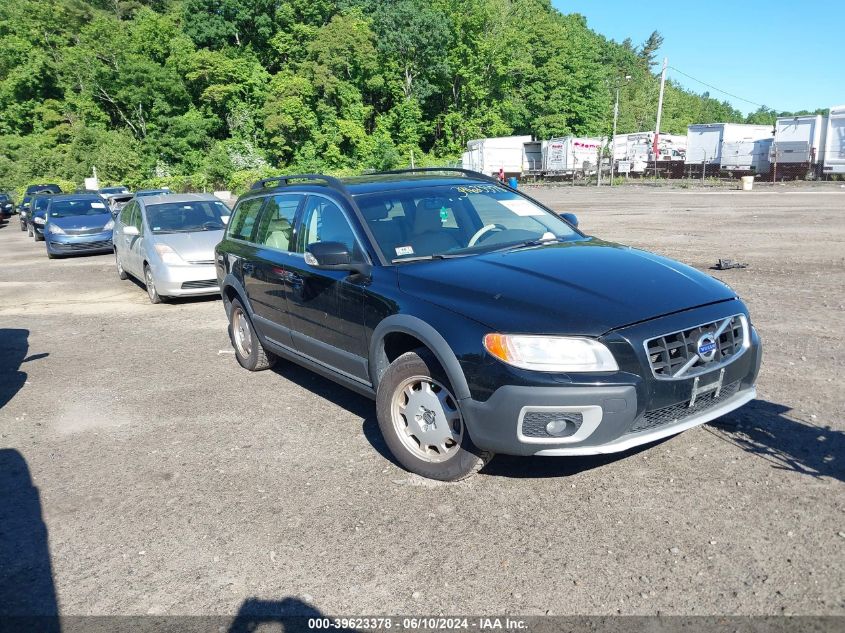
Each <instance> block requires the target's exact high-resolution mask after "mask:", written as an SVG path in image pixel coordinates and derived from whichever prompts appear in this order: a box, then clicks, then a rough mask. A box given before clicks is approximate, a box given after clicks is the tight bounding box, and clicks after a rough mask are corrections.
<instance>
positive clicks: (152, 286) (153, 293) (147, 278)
mask: <svg viewBox="0 0 845 633" xmlns="http://www.w3.org/2000/svg"><path fill="white" fill-rule="evenodd" d="M144 283H145V284H146V285H147V296H148V297H149V298H150V303H161V302H162V301H164V297H162V296H161V295H160V294H158V290H157V289H156V282H155V278H154V277H153V269H152V268H150V267H149V265H147V266H144Z"/></svg>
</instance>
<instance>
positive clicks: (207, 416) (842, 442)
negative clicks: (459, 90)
mask: <svg viewBox="0 0 845 633" xmlns="http://www.w3.org/2000/svg"><path fill="white" fill-rule="evenodd" d="M532 192H533V193H535V194H536V195H537V196H538V197H540V198H541V199H542V200H544V201H545V202H547V203H548V204H550V205H551V206H553V207H554V208H555V209H557V210H560V211H563V210H567V211H574V212H576V213H577V214H578V215H579V218H580V220H581V227H582V228H583V229H584V230H585V231H586V232H588V233H594V234H596V235H600V236H602V237H604V238H608V239H613V240H617V241H620V242H625V243H629V244H632V245H635V246H638V247H643V248H647V249H650V250H654V251H657V252H659V253H662V254H666V255H669V256H671V257H675V258H677V259H679V260H682V261H684V262H686V263H689V264H691V265H693V266H695V267H696V268H699V269H701V270H705V271H708V272H710V273H711V274H714V275H715V276H717V277H719V278H720V279H723V280H724V281H726V282H728V283H729V284H731V285H732V286H733V287H734V288H736V290H737V291H738V292H739V294H740V295H741V296H742V297H743V298H744V299H745V300H746V302H747V303H748V305H749V307H750V309H751V313H752V316H753V318H754V321H755V323H756V325H757V327H758V329H759V331H760V333H761V336H762V338H763V342H764V346H765V356H764V363H763V369H762V373H761V376H760V381H759V399H758V400H756V401H755V402H753V403H751V404H750V405H748V406H746V407H745V408H744V409H742V410H740V411H738V412H736V413H734V414H732V415H730V416H727V417H725V418H722V419H720V420H717V421H715V422H714V423H711V424H708V425H706V426H704V427H699V428H696V429H694V430H691V431H689V432H687V433H684V434H682V435H680V436H678V437H675V438H672V439H670V440H667V441H664V442H662V443H660V444H657V445H654V446H649V447H645V448H643V449H640V450H637V451H634V452H629V453H625V454H621V455H616V456H608V457H601V458H578V459H574V458H533V459H522V458H511V457H499V458H497V459H495V460H494V461H493V462H492V463H491V464H490V465H489V466H488V467H487V468H486V469H485V470H483V471H482V472H481V473H480V474H479V475H477V476H476V477H474V478H472V479H470V480H468V481H465V482H462V483H458V484H441V483H434V482H430V481H427V480H423V479H420V478H418V477H416V476H412V475H409V474H408V473H406V472H405V471H403V470H401V469H400V468H399V467H397V466H396V465H395V464H394V463H393V462H392V461H391V460H390V458H389V456H388V454H387V452H386V449H385V447H384V444H383V441H382V439H381V437H380V435H379V431H378V427H377V424H376V421H375V417H374V407H373V405H372V403H371V402H370V401H368V400H367V399H365V398H362V397H359V396H356V395H354V394H352V393H350V392H348V391H346V390H344V389H343V388H341V387H339V386H336V385H334V384H333V383H331V382H329V381H326V380H324V379H322V378H319V377H316V376H314V375H312V374H310V373H309V372H307V371H305V370H302V369H299V368H296V367H294V366H290V365H282V366H281V367H280V368H278V369H277V370H275V371H271V372H263V373H258V374H251V373H249V372H246V371H244V370H242V369H240V367H238V365H237V363H236V362H235V359H234V357H233V355H232V353H231V348H230V345H229V342H228V338H227V335H226V320H225V316H224V312H223V307H222V305H221V302H220V301H219V300H218V299H215V298H211V299H204V300H190V301H178V302H174V303H170V304H164V305H160V306H153V305H150V304H149V302H148V300H147V298H146V295H145V293H144V291H143V290H142V288H141V287H140V286H139V285H137V284H135V283H133V282H131V281H125V282H121V281H119V280H118V278H117V275H116V273H115V270H114V263H113V258H112V257H111V256H105V255H102V256H88V257H78V258H73V259H65V260H49V261H48V259H47V257H46V255H45V252H44V247H43V245H42V244H34V243H33V242H32V240H30V239H28V238H26V237H25V234H24V233H21V232H19V231H18V230H17V218H13V220H12V222H11V223H10V224H9V225H7V226H5V227H3V228H2V229H0V407H2V408H0V498H3V499H5V502H4V503H3V504H2V508H4V509H5V510H4V509H0V613H3V612H7V613H8V612H18V613H21V612H24V613H33V612H41V613H44V612H51V611H52V610H54V609H56V607H58V609H59V611H60V612H61V613H62V614H234V613H236V612H238V611H239V610H243V609H244V608H245V605H246V608H249V605H263V607H260V608H271V609H272V607H273V605H301V606H302V605H303V603H305V604H307V605H310V606H313V607H314V608H316V609H319V610H320V611H322V612H325V613H329V614H333V615H342V614H347V615H348V614H432V613H447V614H457V613H464V614H486V613H504V612H508V613H513V614H522V615H531V614H545V613H551V614H616V613H623V614H655V613H662V614H688V615H689V614H771V615H780V614H789V613H792V614H832V615H833V614H835V615H843V614H845V595H844V594H843V587H845V555H844V554H843V551H845V513H843V509H845V494H843V493H845V489H844V488H843V481H845V468H844V467H843V459H845V434H844V433H845V416H844V415H843V413H845V404H844V402H845V397H843V385H842V375H843V370H845V365H843V358H845V355H844V354H843V351H845V350H843V334H842V332H843V331H845V312H843V301H845V298H843V288H845V189H841V188H840V187H839V186H833V185H831V186H830V187H812V188H808V190H806V191H805V190H802V189H801V188H796V187H790V188H785V189H778V188H777V187H775V188H771V187H769V188H762V189H761V190H755V191H754V192H751V193H742V192H736V191H711V190H707V191H704V190H701V191H698V190H695V189H691V190H675V189H651V188H644V187H632V186H626V187H616V188H614V189H601V190H597V189H593V188H581V187H576V188H570V187H549V188H537V189H534V190H533V191H532ZM719 257H725V258H732V259H735V260H739V261H742V262H745V263H747V264H748V268H746V269H741V270H739V269H738V270H729V271H724V272H717V271H709V270H708V268H709V267H710V266H711V265H713V264H714V263H715V262H716V260H717V259H718V258H719ZM27 476H29V477H31V479H32V483H33V485H34V486H36V487H37V493H36V492H35V491H34V490H32V489H30V488H28V487H27V484H28V482H27ZM41 521H43V523H44V524H45V525H46V532H45V531H44V530H43V527H42V526H41ZM4 604H5V605H6V606H5V607H3V606H2V605H4ZM302 608H304V606H303V607H302ZM294 609H296V607H294Z"/></svg>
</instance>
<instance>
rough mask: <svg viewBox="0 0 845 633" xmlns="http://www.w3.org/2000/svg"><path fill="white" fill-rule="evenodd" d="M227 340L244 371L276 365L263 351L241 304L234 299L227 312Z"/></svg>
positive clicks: (272, 358) (259, 369) (273, 359)
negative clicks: (230, 341)
mask: <svg viewBox="0 0 845 633" xmlns="http://www.w3.org/2000/svg"><path fill="white" fill-rule="evenodd" d="M229 338H230V339H231V340H232V347H234V348H235V358H237V359H238V363H239V364H240V366H241V367H243V368H244V369H248V370H250V371H261V370H263V369H269V368H270V367H272V366H273V365H275V363H276V357H275V356H274V355H273V354H272V353H270V352H268V351H267V350H266V349H264V346H263V345H262V344H261V341H259V340H258V335H257V334H256V333H255V328H254V327H253V326H252V321H251V320H250V318H249V315H248V314H247V313H246V310H245V309H244V307H243V304H242V303H241V302H240V301H239V300H237V299H234V300H233V301H232V309H231V311H230V312H229Z"/></svg>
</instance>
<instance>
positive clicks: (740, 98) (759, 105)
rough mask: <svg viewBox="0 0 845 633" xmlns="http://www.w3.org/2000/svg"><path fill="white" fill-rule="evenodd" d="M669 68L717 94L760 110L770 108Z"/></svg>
mask: <svg viewBox="0 0 845 633" xmlns="http://www.w3.org/2000/svg"><path fill="white" fill-rule="evenodd" d="M669 68H671V69H672V70H674V71H675V72H676V73H678V74H680V75H683V76H684V77H687V78H688V79H692V80H693V81H697V82H698V83H700V84H701V85H703V86H707V87H708V88H711V89H712V90H715V91H716V92H721V93H722V94H723V95H728V96H729V97H733V98H734V99H739V100H740V101H745V103H750V104H751V105H755V106H758V107H760V108H767V107H768V106H766V105H764V104H762V103H757V102H756V101H751V100H749V99H743V98H742V97H739V96H737V95H735V94H733V93H730V92H728V91H726V90H722V89H721V88H717V87H716V86H714V85H712V84H709V83H707V82H706V81H701V79H696V78H695V77H693V76H692V75H688V74H687V73H685V72H684V71H682V70H678V69H677V68H675V67H674V66H669Z"/></svg>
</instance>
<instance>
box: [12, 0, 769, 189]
mask: <svg viewBox="0 0 845 633" xmlns="http://www.w3.org/2000/svg"><path fill="white" fill-rule="evenodd" d="M661 43H662V38H661V37H660V35H659V33H657V32H655V33H654V34H653V35H652V36H651V37H650V38H649V39H648V40H647V41H646V42H644V43H643V44H642V45H639V46H637V45H634V44H633V43H632V42H631V41H629V40H626V41H624V42H621V43H616V42H613V41H611V40H608V39H607V38H605V37H603V36H602V35H600V34H598V33H596V32H594V31H592V30H590V29H589V28H588V26H587V23H586V20H585V19H584V18H583V17H582V16H580V15H578V14H571V15H565V14H562V13H560V12H559V11H557V10H556V9H554V8H553V7H552V5H551V3H550V0H286V1H280V0H87V1H85V0H52V1H51V2H43V1H41V0H14V2H3V3H2V4H1V5H0V187H5V188H19V187H21V186H23V185H25V184H26V183H29V182H34V181H59V182H62V183H66V186H68V185H69V184H71V183H73V184H78V183H81V181H82V179H83V178H84V177H85V176H87V175H90V170H91V167H92V166H94V165H96V167H97V169H98V172H99V175H100V177H101V180H102V181H104V182H109V183H118V182H119V183H123V184H128V185H130V186H133V187H140V186H162V185H168V186H171V187H173V188H174V189H182V190H185V189H210V188H228V189H233V190H236V191H240V190H242V189H244V188H245V187H246V186H248V184H249V183H250V182H252V181H253V180H255V179H256V178H258V177H261V176H265V175H268V174H272V173H278V172H279V171H280V170H285V171H291V172H292V171H308V172H311V171H327V172H330V173H335V174H348V173H356V172H360V171H361V170H365V169H387V168H391V167H397V166H403V165H406V164H408V163H409V161H410V160H411V156H413V157H414V160H415V162H416V164H417V165H436V164H444V163H445V162H447V161H450V160H455V159H456V158H458V157H459V156H460V153H461V151H462V150H463V148H464V147H465V145H466V142H467V140H469V139H473V138H481V137H489V136H502V135H509V134H533V135H535V136H536V137H538V138H550V137H552V136H562V135H567V134H576V135H585V136H598V135H608V134H609V132H610V129H611V125H612V116H613V100H614V95H615V91H616V89H617V87H618V88H619V90H620V102H621V110H620V116H619V132H620V133H622V132H635V131H642V130H647V129H653V127H654V119H655V113H656V107H657V97H658V89H659V82H658V78H657V77H656V75H655V61H656V53H657V50H658V49H659V48H660V45H661ZM626 76H628V77H630V79H627V80H626V79H625V77H626ZM752 117H753V118H754V122H759V121H761V120H763V119H766V120H767V121H768V120H769V119H771V120H772V121H773V120H774V113H773V112H771V111H767V110H765V109H764V110H762V111H760V112H758V113H754V115H752V116H751V117H749V119H751V118H752ZM745 120H746V118H745V117H743V115H742V114H741V113H740V112H739V111H737V110H736V109H734V108H733V107H731V106H730V105H729V104H728V103H727V102H724V101H719V100H717V99H714V98H711V97H710V96H709V95H707V94H706V93H705V94H695V93H693V92H690V91H687V90H684V89H682V88H681V87H680V86H679V85H677V84H675V83H674V82H672V81H669V82H668V83H667V86H666V95H665V100H664V114H663V124H662V125H661V127H662V129H663V131H665V132H670V133H681V134H683V133H685V131H686V126H687V125H688V124H690V123H709V122H731V121H733V122H742V121H745Z"/></svg>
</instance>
